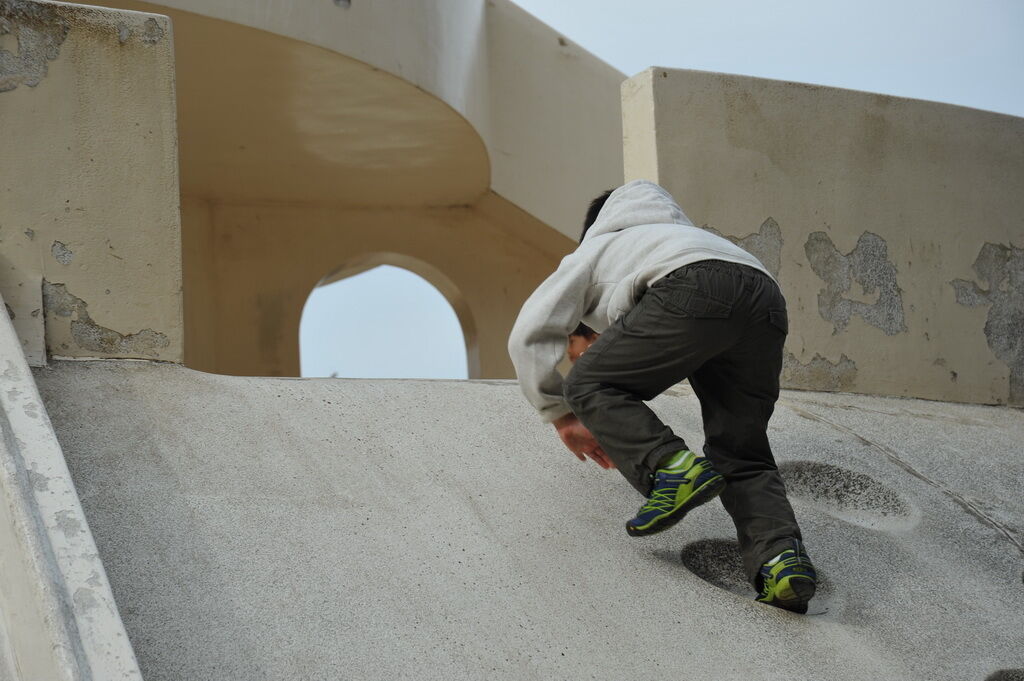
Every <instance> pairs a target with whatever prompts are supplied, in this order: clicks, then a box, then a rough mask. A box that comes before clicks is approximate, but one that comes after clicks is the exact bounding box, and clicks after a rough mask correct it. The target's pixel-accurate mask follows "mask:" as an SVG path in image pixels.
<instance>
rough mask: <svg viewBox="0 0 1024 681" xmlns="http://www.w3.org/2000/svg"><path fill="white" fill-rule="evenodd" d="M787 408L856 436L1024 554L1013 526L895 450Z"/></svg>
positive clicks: (815, 417) (801, 410)
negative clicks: (917, 466) (905, 459)
mask: <svg viewBox="0 0 1024 681" xmlns="http://www.w3.org/2000/svg"><path fill="white" fill-rule="evenodd" d="M789 408H790V409H792V410H793V412H794V413H795V414H796V415H797V416H802V417H803V418H805V419H809V420H811V421H817V422H819V423H824V424H827V425H829V426H831V427H833V428H835V429H836V430H838V431H840V432H843V433H846V434H848V435H852V436H853V437H855V438H857V439H858V440H860V441H861V442H862V443H864V444H865V445H867V446H868V447H871V448H872V449H874V450H875V451H877V452H879V453H880V454H882V455H883V456H885V457H886V458H887V459H889V461H891V462H892V463H894V464H895V465H897V466H899V467H900V468H902V469H903V470H904V471H906V472H907V473H909V474H910V475H912V476H914V477H915V478H917V479H918V480H921V481H922V482H925V483H927V484H929V485H931V486H932V487H934V488H935V489H937V490H939V491H940V492H942V493H943V494H945V495H946V496H947V497H949V498H950V499H952V500H953V502H954V503H956V504H957V505H958V506H959V507H960V508H962V509H963V510H964V511H966V512H967V514H968V515H970V516H972V517H973V518H975V519H976V520H978V521H980V522H981V523H982V524H984V525H988V526H989V527H991V528H992V529H994V530H995V531H997V532H999V534H1001V535H1003V537H1005V538H1006V540H1007V541H1009V542H1010V543H1011V544H1013V546H1014V547H1015V548H1016V549H1017V551H1019V552H1020V554H1021V555H1022V556H1024V542H1022V541H1021V540H1020V539H1018V538H1017V534H1016V533H1015V532H1014V530H1013V528H1011V527H1009V526H1008V525H1006V524H1005V523H1002V522H1000V521H999V520H998V519H996V518H993V517H992V516H991V515H989V513H988V511H986V510H985V509H984V508H981V507H980V506H979V505H978V504H977V503H975V502H973V501H971V500H970V499H968V498H966V497H964V496H963V495H962V494H960V493H959V492H957V491H955V490H953V489H950V488H949V487H946V486H945V485H944V484H943V483H942V482H940V481H938V480H935V479H932V478H930V477H929V476H928V475H926V474H925V473H923V472H922V471H919V470H918V469H916V468H914V467H913V466H912V465H911V464H910V463H908V462H907V461H904V460H903V458H902V457H901V456H900V455H899V453H898V452H897V451H896V450H894V449H892V448H891V447H888V446H886V445H884V444H881V443H879V442H875V441H874V440H869V439H868V438H866V437H864V436H863V435H861V434H860V433H858V432H857V431H855V430H853V429H852V428H847V427H846V426H844V425H843V424H841V423H837V422H835V421H832V420H830V419H827V418H825V417H824V416H821V415H820V414H814V413H812V412H809V411H806V410H804V409H801V408H800V407H797V406H796V405H793V404H789Z"/></svg>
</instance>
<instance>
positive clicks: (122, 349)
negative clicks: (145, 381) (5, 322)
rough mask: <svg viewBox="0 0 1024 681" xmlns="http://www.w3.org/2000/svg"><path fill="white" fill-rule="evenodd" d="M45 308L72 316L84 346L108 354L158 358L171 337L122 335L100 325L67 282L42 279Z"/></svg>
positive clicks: (76, 336)
mask: <svg viewBox="0 0 1024 681" xmlns="http://www.w3.org/2000/svg"><path fill="white" fill-rule="evenodd" d="M43 308H44V309H45V310H46V312H47V314H52V315H55V316H57V317H70V318H72V319H71V336H72V338H73V339H74V341H75V343H76V344H77V345H78V346H79V347H80V348H82V349H85V350H90V351H93V352H99V353H103V354H107V355H130V356H138V355H143V356H146V357H156V356H157V355H158V354H159V353H158V348H166V347H168V346H169V345H170V340H169V339H168V338H167V336H166V335H164V334H162V333H159V332H157V331H153V330H152V329H143V330H141V331H139V332H138V333H130V334H122V333H119V332H117V331H114V330H113V329H108V328H106V327H104V326H100V325H99V324H97V323H96V322H94V321H93V320H92V317H91V316H90V315H89V309H88V308H89V304H88V303H86V302H85V301H84V300H82V299H81V298H78V297H76V296H74V295H73V294H71V293H70V292H69V291H68V289H67V287H66V286H65V285H64V284H51V283H50V282H48V281H46V280H45V279H44V280H43Z"/></svg>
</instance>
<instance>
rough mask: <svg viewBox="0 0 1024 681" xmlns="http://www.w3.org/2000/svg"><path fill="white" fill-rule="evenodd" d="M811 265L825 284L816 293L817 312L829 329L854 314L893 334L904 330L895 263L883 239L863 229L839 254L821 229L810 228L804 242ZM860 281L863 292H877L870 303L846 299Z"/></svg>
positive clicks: (841, 325) (843, 326) (843, 324)
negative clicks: (875, 297)
mask: <svg viewBox="0 0 1024 681" xmlns="http://www.w3.org/2000/svg"><path fill="white" fill-rule="evenodd" d="M804 252H805V253H806V254H807V259H808V260H809V261H810V263H811V268H812V269H813V270H814V273H815V274H817V275H818V276H819V277H820V278H821V279H822V281H824V282H825V284H826V288H824V289H822V290H821V291H820V292H819V293H818V313H819V314H821V317H822V319H825V320H827V321H830V322H832V324H833V327H834V330H833V333H840V332H841V331H844V330H845V329H846V325H847V324H849V322H850V318H851V317H852V316H853V315H858V316H860V317H861V318H863V319H864V321H866V322H867V323H868V324H870V325H872V326H874V327H876V328H878V329H881V330H882V331H883V332H884V333H885V335H887V336H894V335H896V334H897V333H900V332H902V331H906V330H907V326H906V323H905V322H904V318H903V291H902V289H900V287H899V285H898V284H897V282H896V266H895V265H894V264H893V263H892V262H890V261H889V249H888V246H887V244H886V243H885V239H883V238H882V237H880V236H878V235H877V234H872V233H871V232H864V233H863V234H861V235H860V238H859V239H857V245H856V246H855V247H854V249H853V250H852V251H850V252H849V253H847V254H846V255H843V254H841V253H840V252H839V251H838V250H837V249H836V247H835V244H834V243H832V239H831V238H830V237H829V236H828V234H826V233H825V232H814V233H812V234H811V235H810V236H809V237H808V238H807V243H806V244H804ZM855 281H856V282H857V283H858V284H860V286H861V288H862V289H863V291H864V293H865V294H866V295H871V294H874V293H877V294H878V299H877V300H876V301H875V302H874V303H863V302H860V301H858V300H850V299H849V298H845V297H844V295H845V294H846V293H848V292H849V290H850V287H851V286H853V282H855Z"/></svg>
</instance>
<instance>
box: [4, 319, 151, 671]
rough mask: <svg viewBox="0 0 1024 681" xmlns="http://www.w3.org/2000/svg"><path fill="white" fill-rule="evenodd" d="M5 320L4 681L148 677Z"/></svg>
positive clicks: (7, 321)
mask: <svg viewBox="0 0 1024 681" xmlns="http://www.w3.org/2000/svg"><path fill="white" fill-rule="evenodd" d="M0 302H2V301H0ZM0 317H3V319H0V429H2V430H3V437H2V438H0V678H2V679H5V680H6V679H11V680H12V681H13V680H20V679H25V680H33V681H34V680H36V679H54V680H57V679H59V680H62V681H63V680H65V679H67V680H77V679H141V678H142V675H141V674H140V672H139V668H138V664H137V662H136V661H135V654H134V652H133V651H132V648H131V645H130V644H129V642H128V637H127V635H126V634H125V630H124V624H123V623H122V622H121V617H120V615H119V614H118V611H117V606H116V604H115V603H114V597H113V594H112V593H111V591H110V584H109V583H108V581H107V575H106V572H105V571H104V568H103V564H102V562H101V561H100V557H99V554H98V553H97V551H96V544H95V542H94V541H93V536H92V533H91V532H90V530H89V526H88V524H87V523H86V520H85V515H84V514H83V512H82V506H81V504H80V503H79V501H78V495H77V493H76V492H75V487H74V484H73V483H72V481H71V476H70V474H69V472H68V468H67V464H66V463H65V461H64V455H63V453H62V452H61V449H60V445H59V444H58V442H57V437H56V435H55V434H54V432H53V428H52V426H51V425H50V420H49V417H48V416H47V414H46V410H45V408H44V407H43V404H42V401H41V400H40V398H39V392H38V390H37V389H36V385H35V381H34V379H33V377H32V373H31V371H30V370H29V367H28V364H27V363H26V361H25V356H24V355H23V354H22V349H21V344H20V342H19V341H18V338H17V336H16V335H15V333H14V329H13V327H12V326H11V323H10V321H9V320H8V319H7V318H6V316H3V315H0Z"/></svg>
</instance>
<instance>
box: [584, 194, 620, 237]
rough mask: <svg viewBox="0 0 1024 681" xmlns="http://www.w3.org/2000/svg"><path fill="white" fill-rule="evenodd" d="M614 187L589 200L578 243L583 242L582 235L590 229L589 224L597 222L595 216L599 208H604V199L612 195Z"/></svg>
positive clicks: (599, 210)
mask: <svg viewBox="0 0 1024 681" xmlns="http://www.w3.org/2000/svg"><path fill="white" fill-rule="evenodd" d="M613 191H615V190H614V189H609V190H608V191H606V192H605V193H603V194H601V195H600V196H599V197H597V198H596V199H594V200H593V201H591V202H590V208H587V216H586V217H585V218H583V231H582V232H580V243H583V237H585V236H586V235H587V230H588V229H590V227H591V225H593V224H594V223H595V222H597V216H598V214H600V212H601V209H602V208H604V203H605V201H607V200H608V197H609V196H611V195H612V192H613Z"/></svg>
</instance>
